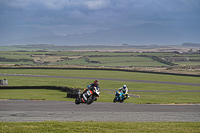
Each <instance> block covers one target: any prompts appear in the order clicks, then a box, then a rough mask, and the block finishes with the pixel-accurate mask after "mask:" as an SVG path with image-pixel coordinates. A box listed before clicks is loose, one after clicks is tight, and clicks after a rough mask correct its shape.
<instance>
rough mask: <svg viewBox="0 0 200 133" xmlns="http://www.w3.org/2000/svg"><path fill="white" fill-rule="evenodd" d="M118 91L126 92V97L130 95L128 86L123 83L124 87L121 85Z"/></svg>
mask: <svg viewBox="0 0 200 133" xmlns="http://www.w3.org/2000/svg"><path fill="white" fill-rule="evenodd" d="M118 91H119V92H121V93H124V94H125V98H127V99H128V98H129V95H128V88H127V86H126V85H123V87H120V88H119V89H118Z"/></svg>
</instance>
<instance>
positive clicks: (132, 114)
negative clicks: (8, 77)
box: [0, 100, 200, 122]
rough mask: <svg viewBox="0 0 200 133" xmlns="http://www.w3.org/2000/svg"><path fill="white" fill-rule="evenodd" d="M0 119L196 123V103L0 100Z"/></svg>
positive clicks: (198, 108)
mask: <svg viewBox="0 0 200 133" xmlns="http://www.w3.org/2000/svg"><path fill="white" fill-rule="evenodd" d="M0 121H1V122H10V121H12V122H27V121H29V122H33V121H126V122H149V121H151V122H157V121H165V122H168V121H179V122H199V121H200V105H197V104H196V105H161V104H133V103H102V102H94V103H92V104H91V105H86V104H80V105H76V104H75V103H74V102H63V101H31V100H1V101H0Z"/></svg>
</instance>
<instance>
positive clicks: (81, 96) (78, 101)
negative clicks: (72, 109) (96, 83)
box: [75, 87, 100, 105]
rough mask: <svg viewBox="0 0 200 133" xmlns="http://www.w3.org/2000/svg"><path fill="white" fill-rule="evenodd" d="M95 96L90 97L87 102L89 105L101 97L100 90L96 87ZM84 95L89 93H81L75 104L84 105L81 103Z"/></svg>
mask: <svg viewBox="0 0 200 133" xmlns="http://www.w3.org/2000/svg"><path fill="white" fill-rule="evenodd" d="M93 92H94V93H93V94H91V95H90V96H89V97H88V100H87V103H86V104H87V105H89V104H91V103H93V102H94V101H96V100H97V97H99V95H100V89H99V88H98V87H94V90H93ZM84 93H87V91H84V92H83V93H81V92H80V91H79V92H78V97H77V98H76V100H75V104H80V103H82V102H81V99H82V98H83V94H84Z"/></svg>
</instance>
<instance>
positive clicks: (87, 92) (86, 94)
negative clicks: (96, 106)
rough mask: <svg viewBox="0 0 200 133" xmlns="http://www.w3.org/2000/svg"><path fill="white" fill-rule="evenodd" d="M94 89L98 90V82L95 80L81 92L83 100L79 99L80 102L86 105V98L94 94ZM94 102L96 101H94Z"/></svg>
mask: <svg viewBox="0 0 200 133" xmlns="http://www.w3.org/2000/svg"><path fill="white" fill-rule="evenodd" d="M94 87H96V88H97V89H99V81H98V80H95V81H94V83H91V84H89V85H88V86H87V89H85V90H84V92H83V98H81V102H83V103H87V101H88V97H89V96H90V95H91V94H93V93H94ZM95 100H96V99H95Z"/></svg>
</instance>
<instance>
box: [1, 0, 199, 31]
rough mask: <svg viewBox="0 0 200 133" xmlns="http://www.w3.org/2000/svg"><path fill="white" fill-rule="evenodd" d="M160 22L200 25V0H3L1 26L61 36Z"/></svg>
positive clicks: (176, 24)
mask: <svg viewBox="0 0 200 133" xmlns="http://www.w3.org/2000/svg"><path fill="white" fill-rule="evenodd" d="M143 23H157V24H161V25H170V26H197V25H198V26H199V25H200V0H0V26H4V27H6V26H7V27H12V26H17V27H38V28H43V29H49V30H51V31H53V32H55V33H56V34H58V35H67V34H74V33H88V32H93V31H97V30H101V29H102V30H106V29H111V28H116V27H125V26H135V25H138V24H143Z"/></svg>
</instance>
